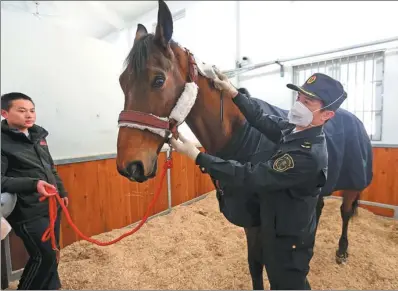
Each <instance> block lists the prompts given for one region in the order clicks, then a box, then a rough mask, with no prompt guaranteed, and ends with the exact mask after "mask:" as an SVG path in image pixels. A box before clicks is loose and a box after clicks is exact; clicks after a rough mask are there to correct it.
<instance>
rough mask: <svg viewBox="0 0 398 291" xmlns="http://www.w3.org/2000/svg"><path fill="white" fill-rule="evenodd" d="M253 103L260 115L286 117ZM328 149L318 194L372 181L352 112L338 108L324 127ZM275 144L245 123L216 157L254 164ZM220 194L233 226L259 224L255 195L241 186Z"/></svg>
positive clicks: (366, 144) (365, 144) (368, 149)
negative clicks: (324, 180) (325, 176)
mask: <svg viewBox="0 0 398 291" xmlns="http://www.w3.org/2000/svg"><path fill="white" fill-rule="evenodd" d="M252 99H253V100H256V101H257V102H258V103H259V104H260V105H261V107H262V108H263V110H264V113H268V114H273V115H277V116H280V117H287V114H288V111H287V110H283V109H281V108H279V107H276V106H273V105H270V104H268V103H267V102H265V101H263V100H260V99H257V98H252ZM324 132H325V136H326V142H327V148H328V160H329V165H328V177H327V182H326V185H325V186H324V187H323V188H322V192H321V195H322V196H328V195H331V194H332V192H333V191H338V190H362V189H364V188H366V187H367V186H368V185H369V184H370V182H371V180H372V175H373V172H372V146H371V142H370V139H369V136H368V134H367V132H366V130H365V128H364V126H363V123H362V122H361V121H360V120H359V119H358V118H357V117H356V116H355V115H354V114H352V113H350V112H348V111H347V110H344V109H338V110H337V111H336V114H335V117H334V118H332V119H331V120H329V121H328V122H327V123H326V124H325V126H324ZM275 147H276V145H275V144H274V143H273V142H271V141H270V140H269V139H267V138H266V136H265V135H263V134H261V133H260V132H259V131H258V130H256V129H255V128H253V127H251V126H250V125H249V124H248V123H247V122H246V123H245V124H244V126H242V127H241V128H240V129H239V130H238V131H237V132H236V133H234V135H233V137H232V139H231V142H230V143H229V144H228V145H227V146H226V147H225V148H224V149H223V150H222V151H220V152H218V153H216V156H218V157H220V158H222V159H226V160H236V161H238V162H240V163H246V162H251V163H258V162H260V161H264V160H267V159H268V158H270V157H271V155H272V154H273V153H274V149H275ZM220 186H221V188H222V190H223V195H222V197H221V199H219V202H220V208H221V209H222V212H223V214H224V215H225V217H226V218H227V219H228V220H229V221H230V222H231V223H233V224H235V225H238V226H242V227H249V226H258V225H259V224H260V207H259V203H258V195H261V193H250V192H248V191H247V189H245V188H244V187H231V186H229V185H228V184H227V183H221V184H220Z"/></svg>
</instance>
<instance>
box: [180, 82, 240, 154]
mask: <svg viewBox="0 0 398 291" xmlns="http://www.w3.org/2000/svg"><path fill="white" fill-rule="evenodd" d="M197 85H198V87H199V90H198V96H197V99H196V103H195V105H194V106H193V107H192V110H191V112H190V113H189V115H188V116H187V119H186V123H187V125H188V126H189V128H190V129H191V130H192V132H193V133H194V134H195V136H196V138H197V139H198V140H199V142H200V143H201V145H202V146H203V147H204V149H205V150H206V151H207V152H208V153H210V154H215V153H216V152H218V151H220V150H221V149H223V148H224V147H225V146H226V145H227V144H228V142H229V141H230V140H231V138H232V136H233V133H234V132H235V131H236V130H237V129H238V128H239V127H240V126H242V124H243V123H244V120H245V119H244V117H243V115H242V113H241V112H240V111H239V109H238V108H237V107H236V105H235V104H234V103H233V101H232V99H231V98H230V97H227V96H225V97H224V98H223V104H221V92H220V91H218V90H216V89H213V88H211V87H210V81H209V80H208V79H206V78H205V77H202V76H199V77H198V81H197ZM221 106H223V119H221Z"/></svg>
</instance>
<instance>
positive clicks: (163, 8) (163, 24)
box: [154, 0, 173, 49]
mask: <svg viewBox="0 0 398 291" xmlns="http://www.w3.org/2000/svg"><path fill="white" fill-rule="evenodd" d="M172 36H173V16H172V15H171V12H170V10H169V7H168V6H167V4H166V3H165V2H164V1H163V0H159V10H158V23H157V25H156V32H155V38H154V40H155V41H156V42H157V43H158V44H159V45H161V46H162V47H164V48H165V49H167V47H168V45H169V43H170V40H171V37H172Z"/></svg>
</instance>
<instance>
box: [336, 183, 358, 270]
mask: <svg viewBox="0 0 398 291" xmlns="http://www.w3.org/2000/svg"><path fill="white" fill-rule="evenodd" d="M360 194H361V192H359V191H343V203H342V204H341V207H340V213H341V219H342V221H343V225H342V226H343V227H342V231H341V236H340V239H339V248H338V250H337V251H336V262H337V263H338V264H341V263H346V262H347V258H348V252H347V250H348V222H349V221H350V219H351V217H353V216H354V215H356V214H357V210H358V200H359V197H360Z"/></svg>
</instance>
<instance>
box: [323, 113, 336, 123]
mask: <svg viewBox="0 0 398 291" xmlns="http://www.w3.org/2000/svg"><path fill="white" fill-rule="evenodd" d="M334 115H335V113H334V111H330V110H326V111H324V112H323V114H322V120H323V121H327V120H329V119H332V118H333V117H334Z"/></svg>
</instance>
